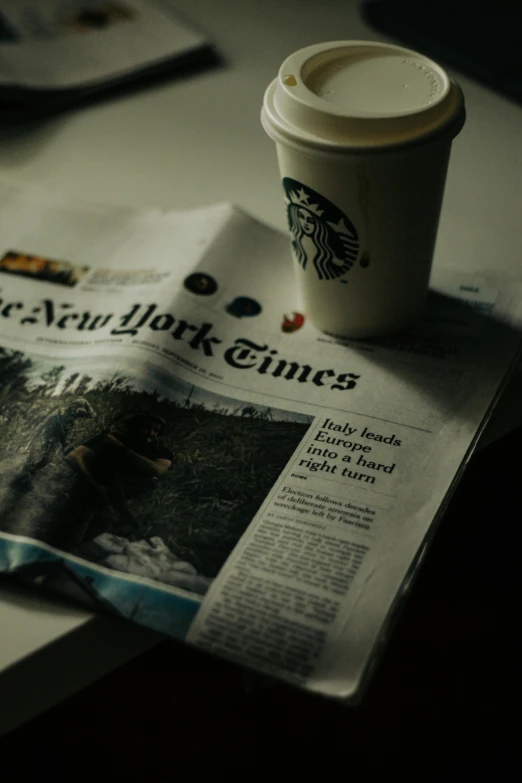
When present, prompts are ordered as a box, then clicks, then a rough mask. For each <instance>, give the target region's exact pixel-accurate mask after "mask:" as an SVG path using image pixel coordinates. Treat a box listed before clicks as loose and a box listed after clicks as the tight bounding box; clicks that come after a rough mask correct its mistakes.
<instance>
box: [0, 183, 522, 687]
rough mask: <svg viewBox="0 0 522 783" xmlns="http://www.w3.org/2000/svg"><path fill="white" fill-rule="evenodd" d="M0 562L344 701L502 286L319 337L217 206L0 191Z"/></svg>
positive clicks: (515, 346) (359, 673)
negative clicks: (126, 203)
mask: <svg viewBox="0 0 522 783" xmlns="http://www.w3.org/2000/svg"><path fill="white" fill-rule="evenodd" d="M0 196H1V197H0V203H1V207H0V225H1V234H0V235H1V242H2V248H1V252H0V324H1V326H0V329H1V332H0V431H1V438H0V514H1V518H0V531H1V532H0V571H2V572H4V573H7V574H12V575H13V576H15V577H17V578H20V579H24V580H25V581H26V582H29V583H31V584H33V585H35V586H39V587H41V588H44V589H47V590H52V591H62V592H64V593H66V594H68V595H69V596H75V597H77V598H78V599H79V600H82V601H84V602H87V603H88V605H90V606H93V607H97V608H100V609H105V610H107V611H109V612H112V613H113V614H115V615H118V616H120V617H124V618H129V619H131V620H133V621H135V622H137V623H140V624H143V625H146V626H148V627H150V628H154V629H156V630H158V631H162V632H164V633H165V634H168V635H170V636H173V637H176V638H179V639H184V640H186V641H187V642H189V643H190V644H192V645H195V646H197V647H201V648H204V649H205V650H209V651H211V652H213V653H215V654H217V655H219V656H223V657H225V658H228V659H230V660H232V661H235V662H237V663H239V664H242V665H245V666H247V667H250V668H252V669H254V670H257V671H259V672H262V673H264V674H266V675H270V676H275V677H278V678H282V679H284V680H286V681H289V682H291V683H294V684H296V685H299V686H301V687H303V688H307V689H309V690H311V691H316V692H320V693H322V694H325V695H328V696H331V697H336V698H339V699H343V700H347V701H356V700H357V699H358V698H360V694H361V691H362V686H363V685H364V684H365V683H366V682H367V680H368V677H369V674H370V672H371V670H372V666H373V664H374V662H375V661H376V660H377V658H378V653H379V652H380V650H381V648H382V644H383V641H384V640H385V638H386V636H387V633H388V629H389V627H390V623H391V621H392V619H393V617H394V616H395V613H396V611H397V609H398V607H399V606H400V603H401V601H402V600H403V599H404V596H405V594H406V593H407V590H408V588H409V586H410V584H411V582H412V577H413V575H414V573H415V571H416V569H417V567H418V566H419V563H420V561H421V560H422V557H423V555H424V553H425V551H426V547H427V546H428V543H429V541H430V538H431V536H432V534H433V533H434V531H435V528H436V522H437V520H438V519H439V517H440V515H441V514H442V512H443V510H444V507H445V504H446V503H447V500H448V498H449V495H450V493H451V491H452V490H453V488H454V486H455V484H456V480H457V479H458V477H459V475H460V473H461V472H462V470H463V467H464V465H465V463H466V460H467V459H468V458H469V456H470V454H471V452H472V450H473V447H474V444H475V443H476V440H477V438H478V434H479V433H480V431H481V428H482V427H483V426H484V423H485V421H486V420H487V417H488V414H489V412H490V411H491V409H492V405H493V403H494V402H495V400H496V398H497V396H498V394H499V390H500V389H501V387H502V385H503V383H504V382H505V379H506V377H507V375H508V373H509V371H510V369H511V368H512V366H513V365H514V362H515V360H516V359H517V356H518V350H519V344H520V334H519V325H520V315H521V312H520V311H521V306H522V296H521V286H520V284H519V283H517V282H516V281H514V280H511V279H502V278H501V277H500V276H488V275H478V274H477V275H470V276H466V275H462V274H456V273H454V272H452V271H441V270H436V273H435V274H434V277H433V283H432V290H431V293H430V296H429V300H428V304H427V307H426V312H425V317H424V318H423V320H422V322H420V323H419V324H418V325H417V326H416V327H415V328H414V329H411V330H409V331H407V332H405V333H403V334H400V335H397V336H395V337H389V338H386V339H381V340H375V341H365V342H362V341H359V342H355V341H341V340H337V339H335V338H333V337H329V336H327V335H325V334H322V333H320V332H318V331H317V330H316V329H315V328H314V327H313V326H312V325H311V324H310V323H308V322H307V320H306V316H305V315H304V314H303V312H302V310H301V307H300V304H299V301H298V300H297V298H296V292H295V288H294V285H293V280H292V274H293V273H292V269H291V263H290V260H289V258H290V257H289V251H288V241H287V238H286V237H284V236H282V235H281V234H279V233H277V232H275V231H273V230H271V229H269V228H267V227H265V226H263V225H261V224H259V223H258V222H256V221H255V220H253V219H252V218H250V217H248V216H247V215H245V214H243V213H242V212H240V211H238V210H237V209H235V208H233V207H231V206H228V205H218V206H214V207H209V208H205V209H200V210H194V211H187V212H165V211H161V210H154V209H150V210H141V211H138V210H132V209H130V208H114V207H106V206H97V205H88V204H71V203H70V202H69V201H68V200H65V199H60V198H58V197H53V196H49V195H48V194H44V193H41V192H39V191H38V190H36V189H28V188H26V187H22V186H19V185H17V184H13V183H6V182H4V183H0Z"/></svg>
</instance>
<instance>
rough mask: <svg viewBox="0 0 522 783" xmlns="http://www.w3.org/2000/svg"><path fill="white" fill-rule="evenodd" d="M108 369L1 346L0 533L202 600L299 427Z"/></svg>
mask: <svg viewBox="0 0 522 783" xmlns="http://www.w3.org/2000/svg"><path fill="white" fill-rule="evenodd" d="M134 366H135V365H134ZM121 367H122V369H121V370H120V369H119V367H118V365H117V361H116V360H115V359H114V358H113V357H107V358H106V359H104V360H102V359H94V358H93V357H90V358H89V359H88V360H87V359H85V360H81V359H80V360H74V362H72V361H71V362H69V363H68V364H67V365H65V364H64V363H60V362H59V361H57V360H56V359H54V358H48V357H42V356H36V355H30V354H25V353H22V352H19V351H14V350H10V349H4V348H0V378H1V381H0V433H1V437H0V531H4V532H7V533H11V534H18V535H23V536H28V537H31V538H35V539H37V540H38V541H43V542H45V543H47V544H49V545H51V546H52V547H56V548H57V549H60V550H61V551H65V552H69V553H72V554H74V555H76V556H79V557H82V558H84V559H86V560H88V561H91V562H93V563H97V564H99V565H103V566H107V567H110V568H112V569H115V570H119V571H122V572H125V573H130V574H134V575H138V576H145V577H150V578H152V579H156V580H157V581H159V582H165V583H167V584H170V585H173V586H179V587H182V588H184V589H186V590H189V591H192V592H194V593H196V594H198V593H199V594H203V593H204V592H205V590H206V589H207V588H208V584H209V583H210V581H211V580H212V579H213V578H214V577H215V576H216V574H217V573H218V571H219V570H220V568H221V567H222V565H223V564H224V562H225V560H226V559H227V557H228V555H229V554H230V552H231V551H232V549H233V548H234V546H235V545H236V543H237V541H238V539H239V537H240V536H241V535H242V533H243V532H244V530H245V529H246V527H247V526H248V524H249V522H250V521H251V519H252V517H253V516H254V515H255V513H256V511H257V510H258V508H259V506H260V505H261V503H262V502H263V500H264V498H265V496H266V495H267V493H268V491H269V490H270V488H271V486H272V485H273V483H274V482H275V481H276V479H277V477H278V475H279V474H280V473H281V471H282V470H283V468H284V467H285V465H286V463H287V462H288V460H289V458H290V456H291V455H292V453H293V452H294V450H295V449H296V447H297V446H298V444H299V442H300V441H301V439H302V438H303V437H304V435H305V433H306V431H307V429H308V426H309V424H310V418H309V417H307V416H304V415H301V414H296V413H292V412H289V411H284V410H280V409H276V408H269V407H262V406H255V405H251V404H248V403H244V402H239V401H237V400H234V399H232V398H228V397H225V396H222V395H216V394H212V393H210V392H206V391H204V390H203V389H201V388H200V387H197V386H193V385H191V384H188V383H184V382H181V381H176V380H173V379H172V377H171V376H169V375H168V374H166V373H164V372H163V371H162V370H161V369H160V368H158V366H157V365H153V364H150V363H148V362H146V361H143V362H142V363H141V364H140V374H139V375H138V374H136V375H135V376H131V375H130V374H129V373H128V367H127V371H126V370H125V366H124V365H123V363H122V365H121ZM140 438H141V440H139V439H140ZM133 439H134V440H133ZM136 439H138V440H136ZM140 443H144V444H145V445H143V446H140ZM136 444H137V445H136ZM82 455H83V457H84V461H83V462H82V459H81V458H82ZM129 455H130V456H129ZM143 465H145V467H146V471H145V472H144V471H143V470H142V468H143ZM151 465H152V467H151ZM85 466H87V469H86V470H85V469H84V468H85ZM173 574H175V576H173Z"/></svg>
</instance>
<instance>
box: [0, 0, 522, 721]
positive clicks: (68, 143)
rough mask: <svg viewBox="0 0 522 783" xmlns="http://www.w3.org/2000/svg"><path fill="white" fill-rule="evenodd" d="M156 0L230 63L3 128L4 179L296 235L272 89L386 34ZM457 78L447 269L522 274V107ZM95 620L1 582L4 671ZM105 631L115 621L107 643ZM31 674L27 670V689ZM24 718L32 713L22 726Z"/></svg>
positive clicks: (267, 8) (239, 6) (262, 9)
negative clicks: (267, 103)
mask: <svg viewBox="0 0 522 783" xmlns="http://www.w3.org/2000/svg"><path fill="white" fill-rule="evenodd" d="M156 2H162V3H165V4H167V5H170V6H171V7H172V8H173V9H174V10H175V11H177V12H179V14H180V15H182V16H183V17H184V18H186V19H187V20H188V21H190V22H192V23H193V24H195V25H196V26H198V27H200V28H201V29H202V30H204V31H205V32H206V33H207V34H208V35H209V37H210V38H211V39H212V40H214V42H215V43H216V45H217V47H218V49H219V51H220V52H221V54H222V55H223V58H224V62H223V64H222V65H221V66H220V67H216V68H213V69H211V70H208V71H205V72H200V73H195V74H193V75H192V76H190V77H183V78H182V79H173V80H171V81H166V82H163V83H162V84H158V85H155V86H152V87H149V88H147V89H144V90H141V91H138V92H135V93H132V94H130V93H129V94H126V95H122V96H119V97H116V98H113V99H111V100H107V101H103V102H99V103H96V104H92V105H90V106H85V107H80V108H78V109H76V110H74V111H71V112H69V113H65V114H63V115H61V116H58V117H55V118H52V119H49V120H46V121H42V122H35V123H31V124H28V125H26V126H24V127H20V126H19V127H17V128H3V129H2V130H0V174H3V175H7V176H11V177H13V178H16V179H18V180H21V181H26V182H30V183H37V184H40V185H43V186H45V187H47V188H49V189H50V190H55V191H58V192H61V193H64V194H65V195H67V196H70V197H71V198H81V199H87V200H96V201H100V200H101V201H105V202H108V203H115V204H130V205H135V206H150V205H157V206H161V207H166V208H190V207H195V206H201V205H204V204H212V203H215V202H219V201H230V202H233V203H235V204H237V205H239V206H241V207H242V208H243V209H245V210H246V211H248V212H250V213H251V214H252V215H254V216H255V217H257V218H259V219H261V220H262V221H264V222H266V223H268V224H269V225H271V226H273V227H276V228H279V229H284V228H285V218H284V211H283V207H282V199H281V195H280V188H279V176H278V171H277V163H276V158H275V154H274V149H273V145H272V142H271V141H270V140H269V139H268V138H267V137H266V135H265V134H264V132H263V130H262V129H261V125H260V122H259V111H260V106H261V102H262V96H263V93H264V90H265V88H266V86H267V85H268V83H269V82H270V81H271V80H272V79H273V78H274V76H275V74H276V73H277V70H278V67H279V65H280V63H281V62H282V60H283V59H284V58H285V57H286V56H287V55H288V54H289V53H290V52H291V51H293V50H295V49H298V48H301V47H303V46H307V45H309V44H312V43H316V42H317V41H321V40H338V39H340V38H352V39H356V38H369V39H376V38H380V39H381V40H382V36H378V35H376V34H375V32H374V31H372V30H370V29H369V28H367V27H366V26H365V25H364V24H363V23H362V21H361V20H360V18H359V15H358V12H357V4H356V2H354V0H342V2H341V0H322V1H321V2H312V0H306V1H304V0H284V1H282V0H249V2H241V0H220V1H219V3H217V2H216V1H215V0H198V2H197V3H195V2H193V0H156ZM458 79H459V81H460V83H461V85H462V87H463V89H464V92H465V95H466V103H467V113H468V120H467V124H466V126H465V128H464V130H463V132H462V134H461V135H460V136H459V138H458V139H457V141H456V142H455V144H454V149H453V153H452V160H451V164H450V171H449V175H448V181H447V187H446V195H445V201H444V207H443V213H442V218H441V224H440V232H439V238H438V244H437V250H436V256H435V263H436V264H441V265H452V266H453V267H455V268H462V269H488V268H489V269H491V268H493V269H502V270H504V271H508V272H512V273H518V271H519V267H520V260H519V259H520V248H521V246H522V221H521V219H520V204H521V203H522V178H521V177H520V171H521V165H522V145H521V144H520V132H521V128H522V109H521V107H520V106H518V105H516V104H513V103H510V102H509V101H508V100H506V99H505V98H502V97H501V96H498V95H496V94H494V93H492V92H490V91H488V90H486V89H484V88H483V87H481V86H479V85H478V84H475V83H473V82H471V81H470V80H468V79H466V78H463V77H460V76H458ZM508 400H509V405H508V406H507V407H506V406H505V408H504V411H503V412H502V411H501V413H500V419H501V425H500V426H501V429H505V428H506V427H507V426H509V424H510V423H512V422H514V421H515V419H517V420H516V423H518V422H519V421H520V419H518V418H517V413H516V405H515V402H516V401H517V400H518V395H517V394H513V393H512V394H511V396H510V397H509V398H508ZM500 419H499V420H500ZM96 622H98V621H97V620H96V621H94V623H95V624H96ZM92 623H93V619H92V617H91V616H90V615H89V614H88V613H84V612H81V611H77V610H71V609H67V610H64V609H63V607H62V606H61V605H58V604H53V603H52V602H51V601H47V600H44V599H39V598H38V599H31V600H30V601H27V600H26V599H25V598H24V599H22V598H21V597H20V596H19V595H17V594H15V593H14V592H13V591H9V592H8V591H6V588H5V587H2V593H0V625H1V627H2V632H3V634H4V635H5V637H6V638H8V639H9V644H8V645H6V646H5V648H4V649H3V650H2V652H1V653H0V671H1V669H2V667H4V668H5V667H11V668H9V669H8V670H7V671H8V673H9V672H11V673H12V667H13V665H14V664H15V663H16V661H19V660H20V659H25V661H26V663H27V656H30V655H32V656H33V658H34V657H35V653H36V651H37V650H39V649H40V648H42V647H44V646H45V645H48V644H49V643H50V642H51V641H54V647H53V649H54V654H55V656H56V660H58V656H59V648H60V644H59V640H60V639H62V640H65V639H67V644H68V645H69V644H71V641H70V640H71V638H72V637H74V635H75V634H76V635H77V638H78V639H80V637H81V634H80V633H79V630H80V629H81V628H84V627H85V626H86V624H87V625H91V624H92ZM106 634H107V625H106V624H105V625H103V632H102V630H100V634H99V638H100V639H101V638H102V637H103V636H106ZM131 636H132V640H131ZM95 638H96V633H95V632H94V633H93V634H92V639H91V641H90V642H89V644H87V645H86V644H85V642H83V641H82V643H81V644H78V645H77V649H73V648H71V647H68V648H67V649H68V653H67V654H68V655H69V656H71V655H73V656H75V657H74V660H75V662H76V668H77V677H76V679H75V678H74V677H70V678H69V680H68V681H67V686H66V687H65V690H64V688H62V689H60V687H58V685H57V686H56V688H55V689H54V690H55V694H56V698H58V696H62V695H64V692H66V691H67V689H69V690H70V691H72V690H74V689H75V688H78V687H81V686H82V685H83V684H85V682H87V681H88V680H89V679H92V677H93V676H98V675H99V674H100V673H101V669H100V668H99V667H98V668H96V667H95V669H96V670H95V671H94V669H93V668H92V667H91V669H89V662H90V661H92V658H93V654H92V650H93V646H92V645H94V644H95ZM152 643H153V638H152V637H151V636H150V635H148V634H146V632H145V631H142V630H141V629H138V628H136V629H132V631H129V632H128V635H126V636H125V639H123V638H122V641H121V643H120V644H118V634H114V639H113V654H112V657H110V661H109V660H108V662H107V668H110V667H111V666H115V665H117V663H118V656H120V660H125V659H128V657H130V655H132V654H134V653H135V652H138V651H139V650H140V649H144V648H145V647H147V646H149V645H150V644H152ZM89 645H90V646H89ZM71 650H73V651H72V652H71ZM115 650H119V652H118V653H115ZM30 668H31V667H28V666H26V667H25V669H24V672H25V674H24V678H25V680H26V682H29V679H30V676H31V673H30ZM57 668H59V666H57ZM102 668H103V667H102ZM34 671H35V672H37V671H38V668H37V667H36V668H35V669H34ZM89 671H90V672H91V673H90V674H89ZM35 676H41V675H35ZM40 690H41V691H42V692H43V690H45V688H42V683H41V682H40V684H38V682H36V683H35V688H34V689H33V694H34V697H33V700H32V703H31V710H30V711H29V712H27V715H26V716H25V717H27V716H28V715H29V714H32V713H35V712H37V711H38V709H40V708H42V707H44V706H47V705H48V704H50V703H51V702H52V700H53V697H52V694H49V693H47V696H46V698H42V699H39V695H38V694H39V692H40ZM47 690H48V689H47ZM23 718H24V715H22V714H20V716H19V718H18V719H17V722H19V721H20V720H22V719H23Z"/></svg>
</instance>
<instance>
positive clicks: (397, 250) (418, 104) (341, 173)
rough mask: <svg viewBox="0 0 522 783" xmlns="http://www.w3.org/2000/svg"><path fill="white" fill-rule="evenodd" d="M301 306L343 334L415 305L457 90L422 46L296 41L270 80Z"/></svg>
mask: <svg viewBox="0 0 522 783" xmlns="http://www.w3.org/2000/svg"><path fill="white" fill-rule="evenodd" d="M261 119H262V123H263V127H264V128H265V130H266V132H267V133H268V134H269V136H271V138H272V139H274V140H275V141H276V144H277V154H278V159H279V167H280V172H281V176H282V179H283V188H284V194H285V202H286V208H287V217H288V225H289V229H290V233H291V240H292V252H293V256H294V260H295V267H296V274H297V279H298V282H299V286H300V288H301V292H302V297H303V306H304V310H305V313H306V315H307V316H308V317H309V318H310V320H311V321H312V322H313V323H314V324H315V325H316V326H317V327H318V328H319V329H321V330H323V331H325V332H328V333H330V334H334V335H339V336H344V337H354V338H357V337H371V336H377V335H380V334H386V333H390V332H393V331H397V330H399V329H401V328H404V327H406V326H408V325H409V324H411V323H412V322H413V321H414V320H415V319H416V318H417V317H418V316H419V315H420V313H421V312H422V308H423V305H424V301H425V297H426V293H427V290H428V284H429V276H430V270H431V263H432V258H433V250H434V246H435V238H436V234H437V227H438V221H439V214H440V208H441V204H442V196H443V191H444V184H445V179H446V170H447V166H448V161H449V154H450V148H451V142H452V140H453V138H454V137H455V136H456V135H457V133H458V132H459V131H460V129H461V128H462V126H463V124H464V119H465V111H464V100H463V96H462V92H461V90H460V88H459V87H458V85H457V84H455V83H454V82H453V81H452V80H451V79H449V77H448V75H447V74H446V73H445V71H444V70H443V69H442V68H441V67H440V66H439V65H437V64H436V63H434V62H433V61H432V60H429V59H428V58H426V57H424V56H423V55H421V54H417V53H416V52H412V51H410V50H409V49H404V48H402V47H399V46H391V45H388V44H382V43H374V42H370V41H337V42H333V43H325V44H318V45H316V46H310V47H308V48H306V49H301V50H300V51H298V52H295V53H294V54H292V55H290V57H288V58H287V60H285V62H284V63H283V65H282V66H281V69H280V71H279V76H278V78H277V79H275V80H274V81H273V82H272V84H271V85H270V86H269V87H268V89H267V91H266V93H265V98H264V104H263V109H262V113H261Z"/></svg>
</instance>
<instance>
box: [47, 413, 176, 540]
mask: <svg viewBox="0 0 522 783" xmlns="http://www.w3.org/2000/svg"><path fill="white" fill-rule="evenodd" d="M165 424H166V422H165V420H164V419H163V418H162V417H161V416H158V415H157V414H155V413H153V412H152V411H148V410H145V411H139V412H138V413H134V414H131V415H130V416H128V417H127V418H126V419H125V420H124V422H123V423H122V424H121V425H120V426H119V427H118V428H116V429H115V430H113V431H104V432H101V433H99V434H98V435H95V436H94V437H92V438H89V440H87V441H86V442H85V443H83V444H81V445H79V446H77V447H76V448H74V449H73V450H72V451H70V452H69V454H67V456H66V457H65V461H66V463H67V465H68V466H69V467H70V468H71V469H72V470H74V471H75V472H76V473H77V475H78V477H79V479H80V483H79V486H78V492H75V493H73V502H74V505H75V507H76V509H77V513H76V514H71V515H70V517H69V518H67V517H68V515H67V514H66V515H65V521H64V522H63V523H62V525H61V526H60V528H59V529H58V531H57V534H56V538H55V541H53V543H54V544H56V545H57V546H62V547H64V548H67V549H71V548H76V547H78V546H79V545H80V544H81V543H82V542H83V540H84V539H85V537H86V536H87V534H88V529H89V526H90V523H91V521H92V519H93V518H94V516H95V515H96V514H97V513H98V514H102V513H103V511H104V509H106V508H108V507H111V508H112V509H114V510H115V511H116V512H117V514H118V516H119V519H120V521H122V522H124V523H126V524H127V525H129V524H130V525H131V526H134V527H136V528H137V527H138V523H137V520H136V519H135V517H134V515H133V513H132V512H131V510H130V509H129V507H128V498H129V496H135V495H136V494H137V493H139V492H141V491H144V490H147V489H148V488H151V486H153V485H154V482H155V481H156V480H157V479H159V478H160V477H161V476H163V475H164V474H165V473H166V472H167V471H168V470H169V468H170V467H171V465H172V461H173V454H172V452H171V451H170V449H168V448H167V447H166V446H165V445H164V444H163V443H162V441H161V440H160V435H161V433H162V432H163V430H164V428H165Z"/></svg>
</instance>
